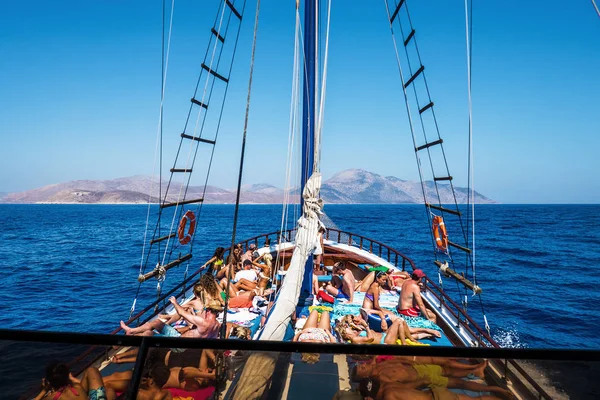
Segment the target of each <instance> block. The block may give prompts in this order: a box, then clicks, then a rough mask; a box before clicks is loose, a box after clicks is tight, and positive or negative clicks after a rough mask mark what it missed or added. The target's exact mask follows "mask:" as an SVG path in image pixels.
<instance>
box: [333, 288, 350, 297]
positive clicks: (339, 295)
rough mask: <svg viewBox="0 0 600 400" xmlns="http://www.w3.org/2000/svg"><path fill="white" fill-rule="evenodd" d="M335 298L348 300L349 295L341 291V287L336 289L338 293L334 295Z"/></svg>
mask: <svg viewBox="0 0 600 400" xmlns="http://www.w3.org/2000/svg"><path fill="white" fill-rule="evenodd" d="M335 298H336V299H346V300H350V296H348V295H347V294H346V293H344V292H343V291H342V289H339V290H338V294H337V296H335Z"/></svg>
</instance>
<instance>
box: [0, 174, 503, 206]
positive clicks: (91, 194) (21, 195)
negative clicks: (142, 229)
mask: <svg viewBox="0 0 600 400" xmlns="http://www.w3.org/2000/svg"><path fill="white" fill-rule="evenodd" d="M162 186H163V190H164V188H165V187H166V182H163V185H162ZM180 188H181V186H180V184H176V183H172V184H171V189H170V193H173V194H177V193H179V189H180ZM438 188H439V195H440V198H441V203H454V199H453V198H452V192H451V190H450V185H447V184H438ZM425 190H426V194H427V198H428V199H437V195H436V192H435V185H434V183H433V182H432V181H427V182H426V183H425ZM454 190H455V192H456V200H457V201H458V203H466V202H467V200H468V190H467V189H465V188H459V187H455V188H454ZM203 192H204V187H203V186H190V187H189V188H188V193H187V196H186V198H188V199H192V198H200V197H202V193H203ZM157 194H158V180H157V179H152V178H151V177H148V176H132V177H128V178H118V179H112V180H102V181H92V180H79V181H71V182H65V183H57V184H54V185H48V186H44V187H41V188H38V189H33V190H27V191H25V192H18V193H7V194H4V193H3V194H2V195H0V203H5V204H6V203H8V204H45V203H46V204H65V203H66V204H143V203H148V201H150V202H152V203H158V198H157ZM235 197H236V191H235V190H230V189H221V188H219V187H216V186H207V187H206V192H205V194H204V198H205V201H204V202H205V203H211V204H233V203H235ZM321 197H322V198H323V200H324V201H325V203H329V204H419V203H423V193H422V190H421V184H420V183H419V182H414V181H406V180H402V179H400V178H396V177H395V176H385V177H384V176H381V175H378V174H375V173H372V172H369V171H365V170H361V169H348V170H345V171H341V172H338V173H337V174H335V175H334V176H333V177H331V178H330V179H328V180H326V181H324V182H323V184H322V187H321ZM240 198H241V202H242V203H245V204H281V203H282V202H283V198H284V190H283V189H280V188H277V187H275V186H272V185H269V184H264V183H262V184H253V185H245V186H243V187H242V193H241V195H240ZM291 198H292V199H293V200H295V201H297V200H298V189H295V190H293V191H292V193H291ZM168 200H169V201H174V198H173V199H168ZM475 203H477V204H493V203H496V201H494V200H491V199H489V198H487V197H485V196H483V195H482V194H480V193H477V192H475Z"/></svg>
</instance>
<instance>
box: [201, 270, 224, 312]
mask: <svg viewBox="0 0 600 400" xmlns="http://www.w3.org/2000/svg"><path fill="white" fill-rule="evenodd" d="M194 295H195V296H196V298H198V299H199V300H200V303H201V304H199V305H200V307H199V308H196V312H197V310H198V309H202V307H203V305H204V304H207V303H208V302H210V301H211V300H216V301H218V302H219V303H221V305H224V304H225V292H224V291H223V290H222V289H221V287H220V286H219V283H218V282H217V280H216V279H215V278H214V277H213V276H212V275H206V274H205V275H202V277H201V278H200V280H199V281H198V284H196V285H195V286H194Z"/></svg>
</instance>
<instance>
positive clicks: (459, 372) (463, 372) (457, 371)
mask: <svg viewBox="0 0 600 400" xmlns="http://www.w3.org/2000/svg"><path fill="white" fill-rule="evenodd" d="M487 365H488V362H487V361H484V362H482V363H479V364H475V365H473V364H464V363H461V362H456V361H451V362H447V363H446V364H445V365H442V369H443V370H444V375H445V376H448V377H454V378H464V377H465V376H467V375H469V374H473V375H475V376H477V377H479V378H484V376H485V372H484V371H485V368H486V367H487Z"/></svg>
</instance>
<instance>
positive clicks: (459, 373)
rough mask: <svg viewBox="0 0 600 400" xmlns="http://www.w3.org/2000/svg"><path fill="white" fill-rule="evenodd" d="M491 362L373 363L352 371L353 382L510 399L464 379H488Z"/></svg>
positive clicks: (497, 389) (494, 388)
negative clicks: (440, 389)
mask: <svg viewBox="0 0 600 400" xmlns="http://www.w3.org/2000/svg"><path fill="white" fill-rule="evenodd" d="M486 367H487V361H484V362H482V363H479V364H475V365H471V364H464V365H462V366H460V367H458V366H456V365H454V364H452V363H447V364H444V365H437V364H418V363H414V364H405V363H403V362H396V360H386V361H382V362H376V361H375V360H373V361H372V362H369V363H361V364H357V365H356V366H355V367H354V369H353V370H352V379H353V380H360V379H364V378H371V379H376V380H377V381H378V382H379V383H400V384H402V385H404V387H405V388H408V389H417V388H422V387H429V388H431V389H434V390H437V388H444V389H445V388H456V389H465V390H471V391H473V392H492V393H497V394H499V395H501V396H503V397H509V396H510V392H508V391H507V390H505V389H502V388H501V387H498V386H488V385H485V384H482V383H479V382H475V381H468V380H464V379H462V378H464V377H466V376H468V375H470V374H473V375H475V376H477V377H480V378H482V377H483V376H484V371H485V368H486ZM373 398H385V399H387V397H373Z"/></svg>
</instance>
